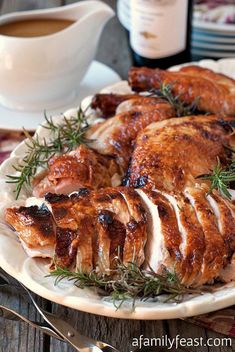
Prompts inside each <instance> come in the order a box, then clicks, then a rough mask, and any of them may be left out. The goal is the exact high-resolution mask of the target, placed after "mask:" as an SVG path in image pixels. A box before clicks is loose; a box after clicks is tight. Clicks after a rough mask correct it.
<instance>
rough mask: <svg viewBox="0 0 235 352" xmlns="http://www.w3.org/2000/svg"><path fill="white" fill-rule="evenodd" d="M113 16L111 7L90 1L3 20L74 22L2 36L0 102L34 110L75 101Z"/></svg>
mask: <svg viewBox="0 0 235 352" xmlns="http://www.w3.org/2000/svg"><path fill="white" fill-rule="evenodd" d="M113 16H114V12H113V10H112V9H111V8H110V7H109V6H108V5H106V4H104V3H102V2H101V1H97V0H87V1H82V2H77V3H75V4H71V5H67V6H62V7H58V8H51V9H45V10H34V11H27V12H18V13H13V14H9V15H5V16H2V17H0V25H1V24H4V23H9V22H16V21H27V20H33V19H40V20H43V19H47V20H49V19H63V20H71V21H73V23H72V24H71V25H69V26H68V27H66V28H65V29H63V30H61V31H58V32H56V33H53V34H49V35H43V36H36V37H27V38H25V37H14V36H6V35H1V34H0V77H1V80H0V104H1V105H3V106H6V107H8V108H11V109H18V110H27V111H33V110H44V109H51V108H55V107H60V106H63V105H67V104H69V103H70V102H72V100H73V99H74V97H75V94H76V90H77V89H79V84H80V82H81V80H82V78H83V77H84V75H85V73H86V71H87V69H88V67H89V65H90V63H91V62H92V60H93V59H94V56H95V53H96V49H97V45H98V42H99V38H100V35H101V33H102V30H103V27H104V25H105V24H106V22H107V21H108V20H109V19H110V18H111V17H113Z"/></svg>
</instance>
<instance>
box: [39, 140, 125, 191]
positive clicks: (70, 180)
mask: <svg viewBox="0 0 235 352" xmlns="http://www.w3.org/2000/svg"><path fill="white" fill-rule="evenodd" d="M122 174H123V172H122V171H121V169H120V168H119V166H118V165H117V163H116V162H115V160H114V159H113V158H112V157H109V156H103V155H101V154H99V153H97V152H95V151H94V150H92V149H90V148H87V147H86V146H84V145H81V146H80V147H78V148H77V149H76V150H74V151H72V152H70V153H68V154H65V155H61V156H54V157H53V158H51V159H50V160H49V162H48V170H47V171H46V173H45V172H43V173H42V175H38V177H37V178H36V179H35V181H34V185H35V187H34V190H33V195H35V196H36V197H42V196H44V195H45V194H46V193H48V192H54V193H57V194H60V193H65V194H69V193H71V192H73V191H75V190H77V189H79V188H83V187H86V188H92V189H99V188H104V187H110V186H118V185H120V183H121V177H122Z"/></svg>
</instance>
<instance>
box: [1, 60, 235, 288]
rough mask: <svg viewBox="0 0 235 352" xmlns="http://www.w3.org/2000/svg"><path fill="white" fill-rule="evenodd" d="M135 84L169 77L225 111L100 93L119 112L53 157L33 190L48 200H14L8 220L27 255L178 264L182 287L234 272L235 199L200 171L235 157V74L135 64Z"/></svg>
mask: <svg viewBox="0 0 235 352" xmlns="http://www.w3.org/2000/svg"><path fill="white" fill-rule="evenodd" d="M130 83H131V85H132V87H133V88H134V89H136V90H140V91H144V90H152V89H154V88H157V89H158V88H159V84H161V83H166V84H168V83H172V84H173V92H174V94H177V95H179V96H180V98H181V99H184V100H185V101H186V102H188V103H192V102H193V100H194V99H195V98H196V97H199V96H200V99H199V108H200V110H202V111H211V112H216V113H219V112H220V113H221V116H219V115H218V116H216V115H208V114H207V115H197V116H186V117H179V118H175V117H174V115H175V110H174V107H173V106H172V105H171V104H169V103H168V102H166V101H165V100H162V99H159V98H155V97H153V96H138V95H134V94H133V95H124V96H122V97H120V96H117V95H110V96H108V95H102V94H100V95H97V96H96V97H95V98H94V99H93V108H94V107H97V108H98V110H99V111H101V113H102V114H103V115H105V116H107V115H110V114H111V115H113V114H116V115H115V116H113V117H111V118H109V119H107V120H105V121H103V122H100V123H97V124H95V125H93V126H91V127H90V128H89V129H88V131H87V133H86V137H87V139H90V143H89V146H86V147H85V146H80V147H79V148H78V149H77V150H75V151H73V152H71V153H69V154H67V155H62V156H57V157H54V158H53V159H51V160H50V161H49V169H48V171H47V175H44V178H43V179H42V177H41V179H37V181H36V183H37V184H36V185H35V189H34V194H35V195H36V196H40V195H43V196H44V195H45V193H47V192H51V193H48V194H46V196H45V198H44V199H42V200H41V201H40V204H43V205H38V206H36V205H35V206H30V207H20V208H9V209H7V210H6V221H7V223H8V224H10V225H11V226H12V227H13V228H14V229H15V230H16V231H17V233H18V235H19V237H20V239H21V241H22V243H23V244H24V247H25V250H26V251H27V252H28V253H29V255H31V256H35V255H37V256H38V255H39V252H40V250H41V252H42V255H43V253H44V256H45V253H47V254H46V255H47V256H48V257H52V253H54V261H53V263H52V267H55V266H59V267H65V268H69V269H71V270H81V271H83V272H90V271H91V270H96V271H98V272H102V273H104V272H110V270H112V269H113V268H114V267H115V263H116V261H115V260H116V257H117V256H118V257H119V259H120V260H121V261H123V263H124V264H127V263H128V262H131V261H134V262H136V263H137V265H138V266H139V267H142V266H143V267H151V268H152V269H153V270H154V271H155V272H157V273H163V272H164V271H165V270H168V271H170V272H175V273H176V274H177V276H178V277H179V279H180V281H181V283H182V284H184V285H185V286H192V287H196V286H200V285H203V284H206V283H213V282H214V281H215V280H220V281H226V282H227V281H229V280H235V274H234V268H235V264H234V263H235V259H234V258H235V254H234V252H235V204H234V202H233V200H228V199H225V198H223V197H222V196H221V194H220V193H219V192H218V191H216V190H213V192H209V187H210V182H209V181H205V180H204V179H202V178H201V176H202V175H205V174H208V173H210V172H211V171H212V170H213V169H214V167H215V166H216V165H217V163H218V159H219V160H220V162H221V165H222V166H223V165H224V166H225V165H227V164H228V163H229V161H230V160H231V158H232V150H233V149H234V147H235V137H234V133H233V125H234V119H233V118H232V117H229V116H225V115H226V114H235V103H233V101H232V99H233V98H234V95H235V92H234V87H235V82H234V81H233V80H232V79H230V78H227V77H225V76H223V75H219V74H216V73H213V72H212V71H209V70H205V69H202V68H195V67H194V66H192V67H187V68H184V69H182V70H180V72H178V73H177V72H170V71H161V70H150V69H146V68H142V69H132V70H131V72H130ZM124 173H125V177H124V179H123V180H122V183H123V184H125V187H124V186H120V178H121V177H122V176H123V175H124ZM71 192H73V193H71ZM56 193H63V194H56ZM66 193H67V194H66ZM234 198H235V197H234ZM32 204H33V200H32ZM35 248H36V249H37V252H36V253H37V254H35V253H34V252H33V250H34V249H35ZM48 248H49V249H50V250H48Z"/></svg>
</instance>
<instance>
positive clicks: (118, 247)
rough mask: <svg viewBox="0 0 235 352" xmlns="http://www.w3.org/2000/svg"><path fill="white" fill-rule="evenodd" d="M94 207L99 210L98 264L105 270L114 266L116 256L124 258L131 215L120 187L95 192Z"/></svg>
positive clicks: (92, 198) (93, 195)
mask: <svg viewBox="0 0 235 352" xmlns="http://www.w3.org/2000/svg"><path fill="white" fill-rule="evenodd" d="M91 202H92V205H93V207H94V208H95V209H96V210H97V224H96V226H97V250H98V258H97V263H96V266H97V268H98V270H99V271H101V272H105V271H107V270H109V269H110V268H112V267H113V266H114V265H115V263H114V258H115V257H117V256H118V255H119V257H120V258H121V260H122V258H123V245H124V242H125V237H126V224H127V223H128V222H129V219H130V216H129V212H128V209H127V205H126V202H125V200H124V199H123V197H122V195H121V194H120V192H119V190H118V188H109V189H105V190H103V191H102V190H100V191H99V192H93V194H92V197H91Z"/></svg>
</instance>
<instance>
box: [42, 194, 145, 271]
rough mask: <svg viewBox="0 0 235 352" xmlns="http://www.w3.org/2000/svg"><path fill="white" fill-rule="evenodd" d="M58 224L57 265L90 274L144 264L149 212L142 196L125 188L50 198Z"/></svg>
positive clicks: (49, 195) (49, 196)
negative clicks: (122, 265)
mask: <svg viewBox="0 0 235 352" xmlns="http://www.w3.org/2000/svg"><path fill="white" fill-rule="evenodd" d="M46 200H47V202H49V204H50V206H51V208H52V213H53V216H54V219H55V222H56V225H57V229H56V248H55V253H56V265H57V266H61V267H70V268H72V269H75V270H82V271H86V272H89V271H91V270H92V269H97V270H98V271H100V272H107V270H110V269H111V268H113V267H114V266H115V265H116V262H115V258H116V257H117V256H119V258H120V260H122V261H123V263H125V264H127V263H128V262H130V261H136V263H137V264H138V265H141V264H142V263H143V261H144V258H145V257H144V246H145V243H146V240H147V233H146V216H145V210H144V209H143V207H142V206H141V204H140V203H141V202H140V197H139V196H138V194H137V193H136V192H135V191H134V190H132V189H127V188H125V187H115V188H106V189H105V190H99V191H90V190H87V189H81V190H80V191H79V192H78V193H74V194H72V195H71V196H65V195H53V194H48V195H47V196H46Z"/></svg>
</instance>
